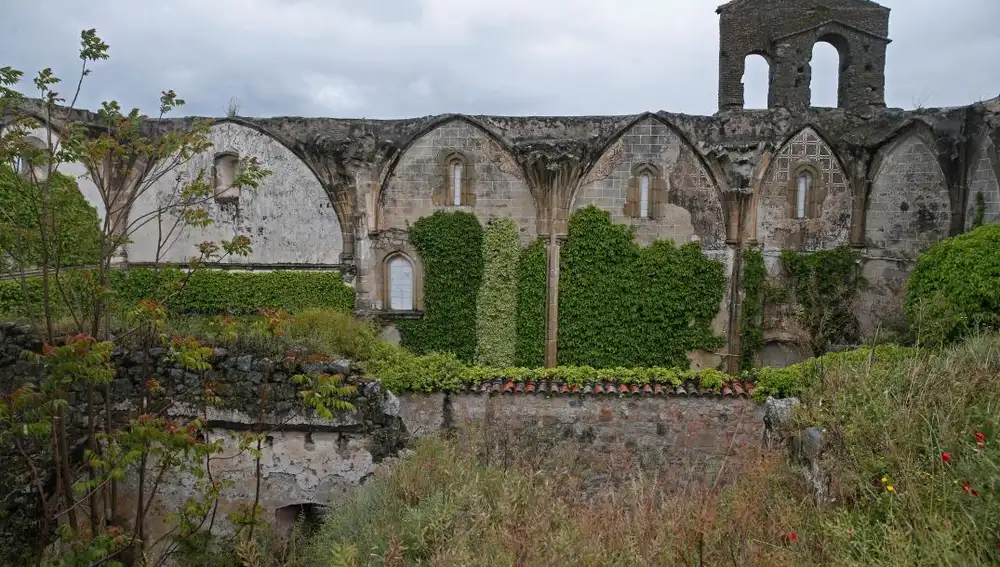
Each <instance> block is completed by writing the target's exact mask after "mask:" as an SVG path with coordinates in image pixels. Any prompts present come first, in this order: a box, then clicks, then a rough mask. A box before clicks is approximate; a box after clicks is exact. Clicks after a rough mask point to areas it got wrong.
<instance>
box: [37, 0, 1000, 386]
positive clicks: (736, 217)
mask: <svg viewBox="0 0 1000 567" xmlns="http://www.w3.org/2000/svg"><path fill="white" fill-rule="evenodd" d="M718 11H719V14H720V38H721V39H720V58H719V112H718V113H717V114H715V115H714V116H690V115H684V114H676V113H670V112H666V111H659V112H655V113H653V112H649V113H644V114H640V115H633V116H588V117H498V116H465V115H444V116H427V117H422V118H414V119H408V120H365V119H329V118H289V117H280V118H249V117H228V118H222V119H213V121H214V126H212V134H211V137H212V141H213V143H215V144H216V147H214V148H213V149H212V150H211V152H209V153H206V154H205V155H203V156H198V157H197V159H196V160H195V164H194V166H193V167H198V166H201V167H205V168H207V169H208V170H209V171H210V172H211V173H212V175H213V178H214V179H215V180H216V181H217V183H219V181H218V180H220V179H221V180H223V181H222V182H221V183H222V185H224V180H225V179H226V175H228V174H227V173H226V167H227V164H232V163H236V162H238V160H239V159H242V158H245V157H248V156H251V155H252V156H256V157H258V158H259V159H261V160H262V162H263V165H264V166H265V167H267V168H269V169H271V170H273V171H274V172H275V173H274V175H272V176H271V177H270V178H269V179H268V180H267V181H266V183H265V187H263V188H261V190H260V191H258V192H257V193H255V194H242V195H241V194H237V195H232V194H228V193H226V192H225V187H224V186H220V187H219V190H220V192H222V193H223V194H224V195H223V196H225V199H219V202H218V203H215V204H213V205H212V208H211V211H212V214H213V217H214V218H215V220H216V221H218V222H217V224H215V225H214V226H213V227H210V228H208V229H205V230H191V231H190V232H189V234H185V235H183V236H180V235H173V236H172V237H171V238H170V239H169V240H170V242H171V243H172V246H171V247H170V248H169V250H168V251H167V252H166V253H165V254H159V255H157V253H156V250H157V242H158V240H159V238H158V234H159V231H158V230H157V228H156V226H157V225H156V224H153V223H151V224H150V225H147V227H146V228H144V229H143V230H142V231H140V232H139V233H138V234H136V235H135V238H134V242H133V243H132V244H131V245H130V246H129V247H128V249H127V257H128V258H127V259H128V261H130V262H132V263H139V264H141V263H147V262H154V261H157V260H159V261H167V262H183V261H184V260H185V258H187V257H188V256H189V255H192V254H193V253H194V245H195V244H196V243H198V242H201V241H204V240H217V239H219V238H220V237H222V233H225V234H226V235H227V236H228V235H229V234H230V233H231V232H232V230H234V229H238V230H240V231H242V232H244V233H246V234H248V235H249V236H250V237H251V239H252V241H253V248H254V255H253V257H252V258H251V259H250V261H249V263H247V264H246V266H245V267H246V268H248V269H281V268H296V269H301V268H311V269H331V270H334V269H335V270H340V271H341V272H343V273H344V274H345V279H346V280H347V281H349V282H350V284H351V285H353V286H354V287H355V288H356V289H357V292H358V293H357V305H356V308H357V310H358V311H359V312H366V313H370V314H375V315H378V318H379V320H381V321H386V322H391V321H392V319H393V318H394V317H414V316H420V309H421V305H422V301H421V293H422V290H421V281H422V274H421V267H420V259H419V258H418V257H416V255H415V253H414V251H413V250H412V249H410V247H409V246H408V245H407V241H406V232H407V230H408V227H409V226H410V225H412V223H413V222H414V221H416V220H417V219H418V218H420V217H422V216H424V215H427V214H429V213H431V212H433V211H436V210H455V209H458V210H466V211H471V212H473V213H474V214H475V215H476V216H477V217H479V219H480V220H481V221H484V222H485V221H486V220H488V219H489V218H491V217H496V216H504V217H511V218H513V219H514V220H515V221H516V222H517V223H518V226H519V228H520V234H521V239H522V243H523V244H527V243H528V242H530V241H531V240H532V239H534V238H536V237H540V238H543V239H545V242H546V243H547V245H548V247H549V259H550V263H551V264H550V267H549V271H548V273H549V276H548V277H549V280H550V281H549V290H550V291H549V294H548V302H549V309H548V311H547V312H548V329H547V344H548V345H549V349H548V353H547V361H548V362H549V363H550V364H557V363H558V352H557V350H556V346H557V344H558V341H557V336H558V297H559V295H558V290H559V281H558V274H559V270H558V266H559V247H560V245H561V242H562V239H563V238H564V237H565V235H566V220H567V218H568V217H569V215H570V214H572V212H573V211H575V210H578V209H580V208H582V207H585V206H588V205H594V206H597V207H598V208H600V209H602V210H605V211H607V212H608V213H609V214H610V215H611V216H612V218H613V219H614V220H615V221H616V222H620V223H623V224H628V225H630V226H632V227H634V228H635V231H636V235H637V238H638V239H639V241H640V242H642V243H643V244H649V243H651V242H652V241H653V240H654V239H671V240H674V241H675V242H678V243H687V242H692V241H698V242H700V244H701V246H702V249H703V250H704V252H705V254H706V255H708V256H711V257H714V258H719V259H724V260H725V263H726V266H727V270H729V277H730V280H731V281H730V285H729V287H728V291H727V294H726V299H725V301H724V303H723V304H722V305H720V311H719V318H720V320H721V321H722V322H721V323H720V324H719V325H717V326H716V328H717V329H718V330H728V332H725V333H724V336H726V339H727V344H726V345H725V347H724V348H723V349H721V352H720V353H719V354H721V355H722V357H723V358H724V359H725V360H726V368H727V369H729V370H734V369H735V366H736V364H737V361H738V356H735V354H734V353H739V351H740V346H739V333H738V332H735V331H734V330H736V329H739V321H738V319H739V313H740V311H741V310H740V301H741V294H740V293H739V290H741V289H742V286H741V285H740V279H741V277H742V276H741V263H740V262H739V261H734V259H736V258H739V257H740V255H739V254H738V252H739V251H740V250H741V249H746V248H752V247H759V248H761V249H763V250H764V253H765V257H766V258H767V265H768V267H769V269H770V270H771V275H772V276H776V275H777V274H776V273H775V270H776V269H777V266H778V262H777V258H778V255H779V254H780V251H781V250H785V249H793V250H799V251H807V252H808V251H818V250H823V249H830V248H835V247H838V246H843V245H850V246H853V247H856V248H857V249H859V250H860V251H861V253H862V258H863V270H864V274H865V276H866V277H867V278H868V280H869V284H870V285H869V287H868V288H867V289H866V291H864V296H863V297H862V298H861V303H862V305H863V306H865V310H866V312H865V313H862V314H861V319H862V321H861V323H862V330H863V331H864V332H865V333H866V334H869V335H870V334H872V333H874V332H875V331H876V329H877V328H878V327H879V326H880V325H881V324H883V323H885V322H886V321H887V320H890V319H892V318H894V317H898V316H899V312H900V308H901V297H902V293H903V284H904V282H905V280H906V277H907V274H908V273H909V272H910V270H911V269H912V267H913V265H914V259H915V258H916V257H917V255H919V254H920V252H921V251H923V250H925V249H926V248H927V247H928V246H929V245H930V244H932V243H933V242H935V241H937V240H940V239H941V238H944V237H946V236H949V235H955V234H958V233H960V232H962V231H964V230H967V229H968V228H969V227H971V224H972V220H973V218H974V217H975V215H976V212H977V205H976V198H977V197H976V196H977V195H982V201H983V203H984V206H983V212H984V214H983V219H984V222H996V221H997V219H1000V182H998V179H1000V155H998V150H997V148H998V147H1000V128H998V126H1000V98H996V99H992V100H988V101H983V102H978V103H975V104H971V105H969V106H966V107H958V108H946V109H934V108H927V109H916V110H909V111H906V110H901V109H894V108H885V103H884V82H885V54H886V49H887V46H888V44H889V38H888V21H889V10H888V9H886V8H884V7H882V6H879V5H878V4H876V3H874V2H871V1H869V0H734V1H732V2H729V3H728V4H725V5H724V6H722V7H720V8H719V10H718ZM816 42H827V43H830V44H832V45H833V46H834V47H836V48H837V50H838V52H839V53H840V57H841V66H840V87H839V98H840V105H839V106H840V108H811V107H809V106H808V101H809V99H810V96H809V89H810V82H811V69H810V66H809V58H810V57H811V53H812V47H813V45H814V44H815V43H816ZM753 54H756V55H763V56H764V57H765V58H766V59H767V60H768V62H769V63H770V65H771V71H770V96H769V108H768V109H767V110H744V109H743V85H742V82H741V81H742V73H743V69H744V60H745V58H746V56H748V55H753ZM709 63H710V62H706V64H709ZM22 111H24V112H29V113H30V112H32V106H31V105H30V104H29V105H26V107H25V108H24V109H22ZM73 119H74V120H79V121H82V122H93V121H94V116H93V115H92V114H90V113H87V112H84V111H80V112H76V113H75V114H74V115H73ZM191 121H192V119H191V118H185V119H174V120H160V121H150V122H149V124H148V126H149V128H150V131H152V132H161V131H168V130H171V129H177V128H186V127H188V125H190V124H191ZM54 126H55V127H56V128H57V129H58V124H56V125H54ZM455 162H460V163H461V164H462V168H461V169H460V171H461V179H460V180H459V181H460V183H459V184H458V185H460V187H461V190H460V192H461V195H460V199H459V204H458V205H456V204H455V201H454V194H453V190H454V188H455V187H456V184H455V179H453V178H454V171H456V170H455V169H454V168H453V163H455ZM77 169H79V168H77ZM193 171H194V169H191V170H185V171H184V172H182V173H184V174H186V175H190V174H192V172H193ZM804 174H805V175H807V179H808V183H807V185H806V186H805V187H806V190H805V193H806V194H805V197H804V199H803V201H804V213H805V214H803V215H800V214H799V212H800V211H799V210H798V209H799V203H798V195H797V191H798V185H797V184H798V180H799V179H800V177H802V176H803V175H804ZM644 176H645V177H644ZM643 179H645V181H642V180H643ZM168 182H172V181H168V180H164V181H163V183H168ZM640 183H647V184H648V189H649V193H648V198H649V199H650V200H649V207H647V208H645V209H644V208H643V206H641V205H640V202H639V199H640V197H638V195H639V194H640V193H639V192H640ZM84 185H86V187H87V190H86V191H84V192H85V195H86V196H87V197H88V198H90V199H92V200H94V199H95V196H94V194H95V191H93V189H94V188H93V187H91V185H92V184H88V183H84ZM161 189H163V188H161ZM157 194H159V195H162V191H161V192H157ZM155 198H156V196H155V195H153V194H152V193H151V194H150V195H149V200H140V202H137V203H135V204H134V205H133V206H132V207H131V209H130V210H127V211H125V213H122V214H123V216H124V219H115V226H118V225H123V224H124V221H125V220H127V221H128V222H130V223H136V222H140V221H141V219H142V218H143V215H144V214H145V213H148V212H149V211H151V210H153V209H154V208H155V207H154V205H155ZM97 200H98V201H99V199H97ZM147 201H148V202H147ZM95 205H96V206H97V207H98V209H99V210H104V206H103V203H100V202H97V203H95ZM641 211H646V214H639V213H640V212H641ZM169 220H170V219H164V222H167V223H168V224H169ZM226 231H228V232H226ZM400 256H403V257H405V258H406V259H407V261H408V262H410V264H411V267H412V269H411V270H410V272H408V273H407V272H405V271H404V272H401V273H400V274H398V277H399V280H398V282H397V284H398V285H408V286H412V289H411V291H412V292H413V296H414V300H413V303H412V307H413V308H412V309H408V310H405V311H406V312H405V313H404V312H397V311H393V310H392V309H390V305H389V304H388V302H387V301H385V298H386V297H388V293H387V290H389V289H391V287H392V285H393V283H392V281H390V280H391V278H392V275H391V273H390V270H389V269H388V263H389V262H390V261H392V260H393V259H394V258H398V257H400ZM397 264H398V262H397ZM400 282H401V283H400ZM765 331H766V334H767V335H768V336H776V335H777V334H781V335H782V336H783V337H784V338H783V339H782V342H784V343H797V344H808V336H805V335H803V334H802V332H800V331H794V332H793V331H791V330H788V329H771V330H765ZM793 350H794V349H793ZM789 352H791V351H789Z"/></svg>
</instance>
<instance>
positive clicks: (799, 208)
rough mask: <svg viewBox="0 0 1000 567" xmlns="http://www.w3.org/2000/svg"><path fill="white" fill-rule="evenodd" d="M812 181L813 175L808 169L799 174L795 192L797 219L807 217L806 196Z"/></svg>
mask: <svg viewBox="0 0 1000 567" xmlns="http://www.w3.org/2000/svg"><path fill="white" fill-rule="evenodd" d="M811 182H812V176H811V175H809V172H808V171H803V172H802V173H800V174H799V184H798V189H797V190H796V192H795V218H797V219H804V218H806V202H807V201H806V197H807V194H808V193H809V186H810V185H811Z"/></svg>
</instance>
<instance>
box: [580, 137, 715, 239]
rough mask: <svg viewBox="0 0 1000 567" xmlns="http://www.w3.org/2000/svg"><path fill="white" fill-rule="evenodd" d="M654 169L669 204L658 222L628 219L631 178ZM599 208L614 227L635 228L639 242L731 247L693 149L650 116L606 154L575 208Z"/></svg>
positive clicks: (710, 183) (708, 181) (712, 188)
mask: <svg viewBox="0 0 1000 567" xmlns="http://www.w3.org/2000/svg"><path fill="white" fill-rule="evenodd" d="M644 165H651V166H653V167H655V168H656V170H657V172H658V173H659V174H660V175H661V176H662V178H663V181H664V182H665V183H666V192H667V199H668V200H667V202H666V203H663V204H661V205H659V207H661V208H660V210H659V211H657V214H656V215H655V216H656V218H648V217H647V218H634V217H631V216H628V215H626V214H625V205H626V202H627V194H628V187H629V179H630V178H631V177H633V172H634V171H635V170H636V168H637V167H642V166H644ZM590 205H594V206H596V207H597V208H599V209H601V210H604V211H607V212H608V213H610V214H611V218H612V220H613V221H614V222H617V223H621V224H627V225H630V226H632V227H633V228H634V229H635V235H636V240H637V241H638V242H640V243H641V244H643V245H644V246H648V245H650V244H652V243H653V241H655V240H672V241H673V242H674V243H676V244H677V245H684V244H688V243H689V242H692V241H700V242H701V244H702V247H703V248H706V249H716V250H717V249H720V248H724V247H725V224H724V223H725V221H724V218H723V212H722V202H721V200H720V197H719V192H718V189H717V188H716V186H715V183H713V181H712V179H711V177H710V176H709V174H708V172H707V171H706V170H705V168H704V167H703V166H702V164H701V162H699V161H698V157H697V155H696V154H695V150H694V148H692V147H691V146H690V145H689V144H688V143H687V142H686V141H685V140H684V139H683V138H681V137H680V136H679V135H678V134H677V132H676V131H675V130H674V129H672V128H671V127H670V126H668V125H667V124H665V123H663V122H662V121H660V120H658V119H656V118H654V117H648V118H645V119H644V120H642V121H641V122H639V123H638V124H636V125H635V126H633V127H632V128H630V129H629V130H628V131H627V132H625V133H623V134H622V135H621V137H620V138H618V140H617V141H616V142H615V143H614V144H612V145H611V146H610V147H609V148H608V149H607V150H606V151H605V152H604V155H603V156H602V157H601V159H600V160H599V161H598V162H597V165H596V166H595V167H594V168H593V169H592V170H591V172H590V173H589V175H588V176H587V177H586V178H585V179H584V180H583V183H582V184H581V187H580V189H579V190H578V191H577V195H576V199H575V203H574V209H575V210H576V209H582V208H585V207H587V206H590Z"/></svg>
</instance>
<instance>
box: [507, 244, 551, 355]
mask: <svg viewBox="0 0 1000 567" xmlns="http://www.w3.org/2000/svg"><path fill="white" fill-rule="evenodd" d="M547 262H548V254H547V253H546V250H545V242H543V241H542V240H536V241H535V242H533V243H531V245H530V246H528V247H527V248H525V249H524V250H521V257H520V259H519V261H518V266H517V350H516V356H515V358H516V360H517V365H518V366H524V367H539V366H543V365H544V364H545V300H546V296H547V288H546V285H547V281H546V268H547Z"/></svg>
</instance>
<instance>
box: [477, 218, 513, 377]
mask: <svg viewBox="0 0 1000 567" xmlns="http://www.w3.org/2000/svg"><path fill="white" fill-rule="evenodd" d="M519 248H520V247H519V244H518V239H517V223H515V222H514V220H512V219H509V218H500V219H493V220H491V221H490V222H489V223H488V224H487V225H486V231H485V233H484V234H483V251H482V254H483V281H482V285H481V286H480V288H479V298H478V302H477V312H476V334H477V337H476V338H477V341H478V342H477V344H476V363H477V364H482V365H484V366H496V367H507V366H513V364H514V358H515V353H516V348H517V292H518V280H517V279H516V278H515V277H514V276H515V274H516V273H517V269H518V256H519V254H518V253H519Z"/></svg>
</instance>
